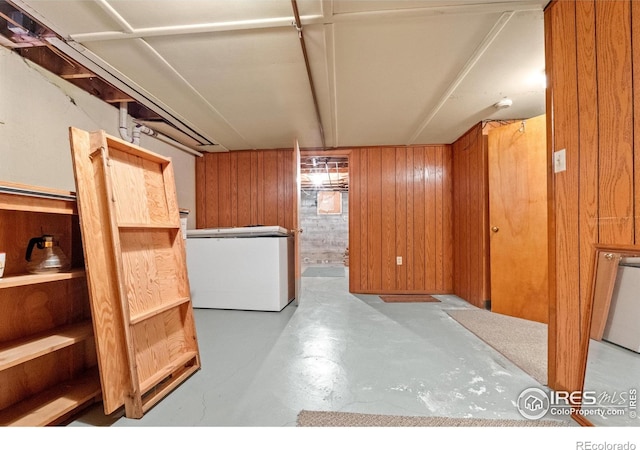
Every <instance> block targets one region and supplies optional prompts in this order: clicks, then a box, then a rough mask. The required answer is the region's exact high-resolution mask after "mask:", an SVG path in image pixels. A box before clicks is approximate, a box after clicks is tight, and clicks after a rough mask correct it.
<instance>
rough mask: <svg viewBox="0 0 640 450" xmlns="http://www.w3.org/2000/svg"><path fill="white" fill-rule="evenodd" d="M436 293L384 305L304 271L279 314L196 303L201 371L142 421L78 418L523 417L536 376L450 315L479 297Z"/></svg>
mask: <svg viewBox="0 0 640 450" xmlns="http://www.w3.org/2000/svg"><path fill="white" fill-rule="evenodd" d="M347 273H348V272H347ZM437 297H438V298H439V299H440V300H441V302H440V303H401V304H398V303H395V304H387V303H384V302H382V301H381V300H380V299H379V298H378V297H377V296H373V295H358V296H355V295H352V294H350V293H349V292H348V277H343V278H320V277H303V279H302V296H301V301H300V304H299V305H297V306H296V305H295V304H294V303H291V304H290V305H289V306H287V307H286V308H285V309H284V310H283V311H281V312H279V313H274V312H247V311H224V310H206V309H196V310H195V313H194V314H195V319H196V328H197V333H198V341H199V346H200V352H201V361H202V369H201V370H200V371H198V372H197V373H196V374H194V375H193V376H192V377H191V378H189V379H188V380H187V381H186V382H185V383H183V384H182V385H181V386H180V387H178V388H177V389H176V390H175V391H174V392H172V393H171V394H170V395H168V396H167V397H166V398H164V399H163V400H162V401H161V402H160V403H159V404H158V405H156V406H155V407H153V408H152V409H151V410H150V411H149V412H147V413H146V414H145V416H144V417H143V418H142V419H139V420H135V419H127V418H125V417H123V416H122V414H121V413H116V414H113V415H111V416H105V415H104V414H103V411H102V407H101V405H96V406H95V407H93V408H91V409H89V410H88V411H87V412H86V413H84V414H83V415H81V416H80V417H78V418H77V419H76V420H74V421H73V422H72V423H71V424H70V426H76V427H78V426H117V427H145V426H162V427H166V426H203V427H218V426H219V427H236V426H254V427H255V426H257V427H293V426H295V425H296V417H297V415H298V413H299V412H300V411H301V410H303V409H307V410H331V411H344V412H359V413H375V414H395V415H416V416H448V417H460V418H463V417H475V418H489V419H496V418H503V419H522V417H521V416H520V414H519V413H518V411H517V409H516V406H515V405H516V400H517V398H518V395H519V394H520V393H521V392H522V391H523V390H524V389H526V388H528V387H534V386H538V387H539V386H540V384H539V383H538V382H536V381H535V380H534V379H533V378H531V377H530V376H529V375H527V374H526V373H524V372H523V371H522V370H520V369H519V368H518V367H516V366H515V365H513V364H512V363H511V362H510V361H509V360H507V359H506V358H504V357H503V356H502V355H501V354H499V353H498V352H496V351H495V350H493V349H492V348H491V347H489V346H487V345H486V344H485V343H484V342H482V341H481V340H480V339H478V338H477V337H476V336H475V335H473V334H472V333H470V332H469V331H467V330H466V329H465V328H463V327H462V326H461V325H460V324H458V323H457V322H456V321H455V320H453V319H452V318H450V317H449V316H448V315H447V311H448V310H452V309H460V308H473V306H471V305H469V304H468V303H466V302H465V301H463V300H461V299H459V298H458V297H455V296H450V295H445V296H437Z"/></svg>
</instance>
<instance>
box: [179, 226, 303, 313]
mask: <svg viewBox="0 0 640 450" xmlns="http://www.w3.org/2000/svg"><path fill="white" fill-rule="evenodd" d="M186 252H187V271H188V274H189V284H190V286H191V301H192V304H193V307H194V308H218V309H239V310H250V311H281V310H282V309H283V308H284V307H285V306H287V305H288V304H289V303H290V302H291V300H293V297H294V288H293V286H294V282H295V280H294V274H293V273H292V269H293V237H291V236H289V233H288V232H287V230H286V229H284V228H282V227H275V226H274V227H271V226H269V227H266V226H258V227H237V228H209V229H200V230H187V242H186Z"/></svg>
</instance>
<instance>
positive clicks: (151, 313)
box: [129, 297, 191, 325]
mask: <svg viewBox="0 0 640 450" xmlns="http://www.w3.org/2000/svg"><path fill="white" fill-rule="evenodd" d="M189 300H191V299H190V298H189V297H183V298H178V299H176V300H174V301H172V302H168V303H165V304H162V305H160V306H157V307H156V308H153V309H150V310H147V311H144V312H142V313H139V314H135V315H133V314H132V315H131V317H130V318H129V323H130V324H131V325H135V324H138V323H140V322H144V321H145V320H147V319H150V318H152V317H155V316H157V315H158V314H160V313H163V312H165V311H169V310H170V309H173V308H176V307H178V306H180V305H182V304H184V303H187V302H188V301H189Z"/></svg>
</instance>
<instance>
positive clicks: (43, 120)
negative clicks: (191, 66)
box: [0, 47, 196, 228]
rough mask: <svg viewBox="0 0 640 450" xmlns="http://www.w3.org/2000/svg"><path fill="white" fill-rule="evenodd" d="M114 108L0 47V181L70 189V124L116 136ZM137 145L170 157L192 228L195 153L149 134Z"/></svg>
mask: <svg viewBox="0 0 640 450" xmlns="http://www.w3.org/2000/svg"><path fill="white" fill-rule="evenodd" d="M118 115H119V111H118V108H117V105H116V106H113V105H110V104H108V103H105V102H103V101H102V100H100V99H98V98H96V97H93V96H91V95H89V94H88V93H87V92H85V91H83V90H81V89H78V88H76V87H75V86H73V85H72V84H70V83H68V82H66V81H64V80H62V79H61V78H59V77H57V76H56V75H53V74H51V73H49V72H47V71H46V70H44V69H42V68H40V67H39V66H37V65H35V64H33V63H31V62H29V61H27V60H24V59H23V58H21V57H20V56H19V55H17V54H15V53H13V52H11V51H10V50H8V49H6V48H4V47H0V181H2V180H4V181H12V182H16V183H23V184H31V185H36V186H44V187H50V188H57V189H63V190H67V191H75V190H76V189H75V181H74V177H73V166H72V164H71V150H70V147H69V127H71V126H73V127H76V128H80V129H84V130H87V131H94V130H99V129H102V130H105V131H106V132H107V133H108V134H110V135H112V136H116V137H119V136H120V135H119V131H118V125H119V122H118ZM140 146H141V147H143V148H146V149H148V150H151V151H153V152H156V153H159V154H161V155H164V156H168V157H171V159H172V161H173V166H174V172H175V178H176V190H177V195H178V204H179V206H180V208H186V209H189V210H190V211H191V213H190V214H189V222H188V227H189V228H195V216H196V211H195V204H196V201H195V158H196V157H194V156H192V155H189V154H187V153H185V152H183V151H181V150H178V149H176V148H175V147H173V146H170V145H168V144H165V143H164V142H161V141H158V140H157V139H154V138H152V137H149V136H144V135H143V136H141V138H140Z"/></svg>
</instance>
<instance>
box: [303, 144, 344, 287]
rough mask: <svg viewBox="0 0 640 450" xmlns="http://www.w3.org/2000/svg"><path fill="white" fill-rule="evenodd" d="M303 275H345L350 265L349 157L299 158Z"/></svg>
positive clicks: (311, 156) (315, 156) (310, 156)
mask: <svg viewBox="0 0 640 450" xmlns="http://www.w3.org/2000/svg"><path fill="white" fill-rule="evenodd" d="M300 227H301V228H302V229H303V230H304V231H303V233H302V235H301V245H300V261H301V270H302V276H303V277H308V276H319V277H345V276H347V274H348V270H347V268H348V265H349V157H348V156H333V155H332V156H327V155H304V156H302V157H301V159H300Z"/></svg>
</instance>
